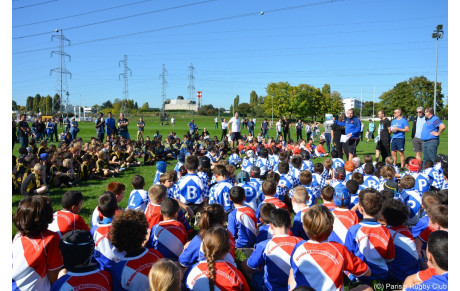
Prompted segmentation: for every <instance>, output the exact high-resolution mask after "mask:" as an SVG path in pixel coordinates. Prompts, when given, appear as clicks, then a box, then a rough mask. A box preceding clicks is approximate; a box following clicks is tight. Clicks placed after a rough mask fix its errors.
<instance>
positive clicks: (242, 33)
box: [12, 0, 449, 108]
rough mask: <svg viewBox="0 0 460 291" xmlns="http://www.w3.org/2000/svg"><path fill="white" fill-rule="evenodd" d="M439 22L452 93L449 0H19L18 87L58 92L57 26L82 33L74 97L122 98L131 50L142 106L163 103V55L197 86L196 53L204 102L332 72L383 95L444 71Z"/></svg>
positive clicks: (343, 89)
mask: <svg viewBox="0 0 460 291" xmlns="http://www.w3.org/2000/svg"><path fill="white" fill-rule="evenodd" d="M135 3H137V4H135ZM127 4H131V5H127ZM116 6H123V7H119V8H115V7H116ZM98 10H100V11H99V12H95V11H98ZM261 11H264V14H263V15H261V13H260V12H261ZM90 12H91V13H90ZM80 14H81V15H80ZM77 15H79V16H77ZM135 15H136V16H135ZM115 19H118V20H115ZM95 23H98V24H95ZM438 24H443V25H444V38H443V39H441V40H440V41H439V61H438V82H440V83H442V92H443V93H444V95H447V90H448V41H449V25H448V1H445V0H441V1H427V0H405V1H400V0H386V1H377V0H343V1H323V0H311V1H310V0H309V1H273V0H264V1H262V0H253V1H248V0H246V1H239V0H235V1H223V0H215V1H206V0H201V1H200V0H196V1H155V0H151V1H148V0H147V1H146V0H144V1H140V0H139V1H135V0H133V1H107V0H102V1H87V0H81V1H70V0H13V1H12V98H13V100H15V101H17V102H18V104H21V105H25V102H26V98H27V96H34V95H35V94H37V93H39V94H41V95H47V94H50V95H54V94H55V93H56V89H57V88H56V77H55V75H54V74H53V75H52V76H50V70H51V69H53V68H56V67H58V62H57V61H58V57H57V55H54V56H53V57H50V54H51V51H56V50H58V41H57V39H56V38H55V39H54V40H53V41H51V36H52V35H53V31H54V30H55V29H63V32H64V35H65V36H66V37H67V38H68V39H69V40H70V41H71V45H70V46H66V47H65V52H66V53H68V54H69V55H70V56H71V61H70V62H69V60H68V59H66V60H65V61H66V68H67V70H68V71H70V72H71V73H72V78H71V79H70V78H68V79H67V84H68V91H69V93H70V96H69V98H70V102H71V103H72V104H82V105H86V106H92V105H94V104H101V103H103V102H105V101H106V100H112V101H113V99H115V98H121V97H122V96H123V95H122V90H123V80H122V79H119V74H121V73H123V67H122V65H121V66H119V61H120V60H123V56H124V55H127V56H128V67H129V68H130V69H131V71H132V76H129V77H128V89H129V98H130V99H134V100H135V101H137V102H138V104H139V106H141V105H142V104H143V103H144V102H148V103H149V105H150V107H160V106H161V94H162V84H161V80H160V79H159V75H160V74H161V70H162V65H163V64H164V65H165V66H166V69H167V70H168V75H167V77H166V80H167V81H168V86H167V87H166V95H167V98H170V99H175V98H176V97H177V96H178V95H182V96H184V97H185V98H188V97H189V91H188V86H189V80H188V75H189V70H188V66H190V64H191V63H192V64H193V66H194V67H195V74H194V77H195V89H196V91H202V92H203V93H202V94H203V104H213V105H214V106H219V107H224V108H229V106H230V105H231V104H232V103H233V98H234V97H235V96H236V95H240V102H249V93H250V92H251V91H252V90H255V91H256V92H257V94H258V95H265V94H266V92H265V88H266V86H267V84H269V83H270V82H280V81H287V82H289V83H290V84H291V85H298V84H300V83H305V84H310V85H313V86H315V87H318V88H321V87H322V86H323V85H324V84H325V83H328V84H330V85H331V89H332V90H333V91H338V92H340V93H341V94H342V96H343V97H357V98H360V95H361V89H362V92H363V100H372V99H373V94H374V86H375V99H376V101H378V100H377V98H378V97H379V96H380V95H381V94H382V93H383V92H385V91H387V90H390V89H391V88H393V86H394V85H396V84H397V83H398V82H401V81H405V80H408V79H409V78H410V77H413V76H420V75H424V76H426V77H427V78H428V79H429V80H433V81H434V78H435V56H436V40H434V39H432V37H431V34H432V32H433V30H434V29H435V28H436V25H438ZM34 34H38V35H37V36H31V35H34Z"/></svg>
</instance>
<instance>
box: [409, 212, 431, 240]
mask: <svg viewBox="0 0 460 291" xmlns="http://www.w3.org/2000/svg"><path fill="white" fill-rule="evenodd" d="M428 224H429V218H428V215H424V216H422V217H421V218H420V219H419V220H418V221H417V224H416V225H414V226H413V227H412V228H411V229H410V231H411V233H412V236H413V237H418V236H419V235H420V234H421V233H422V232H424V231H425V229H427V228H428Z"/></svg>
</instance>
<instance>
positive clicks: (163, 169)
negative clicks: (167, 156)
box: [157, 161, 167, 173]
mask: <svg viewBox="0 0 460 291" xmlns="http://www.w3.org/2000/svg"><path fill="white" fill-rule="evenodd" d="M166 167H167V165H166V162H165V161H158V162H157V170H158V172H161V173H166Z"/></svg>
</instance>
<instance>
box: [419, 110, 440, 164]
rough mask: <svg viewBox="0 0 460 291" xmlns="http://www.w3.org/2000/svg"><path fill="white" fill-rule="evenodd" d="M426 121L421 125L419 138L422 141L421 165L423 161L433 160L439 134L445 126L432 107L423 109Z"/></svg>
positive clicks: (436, 150)
mask: <svg viewBox="0 0 460 291" xmlns="http://www.w3.org/2000/svg"><path fill="white" fill-rule="evenodd" d="M425 117H426V122H425V124H424V125H423V129H422V135H421V140H422V141H423V166H425V162H426V161H428V160H431V161H433V162H434V159H435V158H436V155H437V152H438V146H439V136H440V135H441V133H442V132H443V131H444V129H445V128H446V126H445V125H444V123H442V121H441V119H440V118H439V117H437V116H435V115H434V111H433V108H431V107H428V108H427V109H425Z"/></svg>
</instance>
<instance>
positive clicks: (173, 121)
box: [171, 116, 176, 128]
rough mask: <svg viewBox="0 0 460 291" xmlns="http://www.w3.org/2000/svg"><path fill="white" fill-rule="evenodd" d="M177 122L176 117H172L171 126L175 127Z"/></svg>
mask: <svg viewBox="0 0 460 291" xmlns="http://www.w3.org/2000/svg"><path fill="white" fill-rule="evenodd" d="M175 122H176V119H175V118H174V116H173V117H171V127H172V128H174V123H175Z"/></svg>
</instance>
